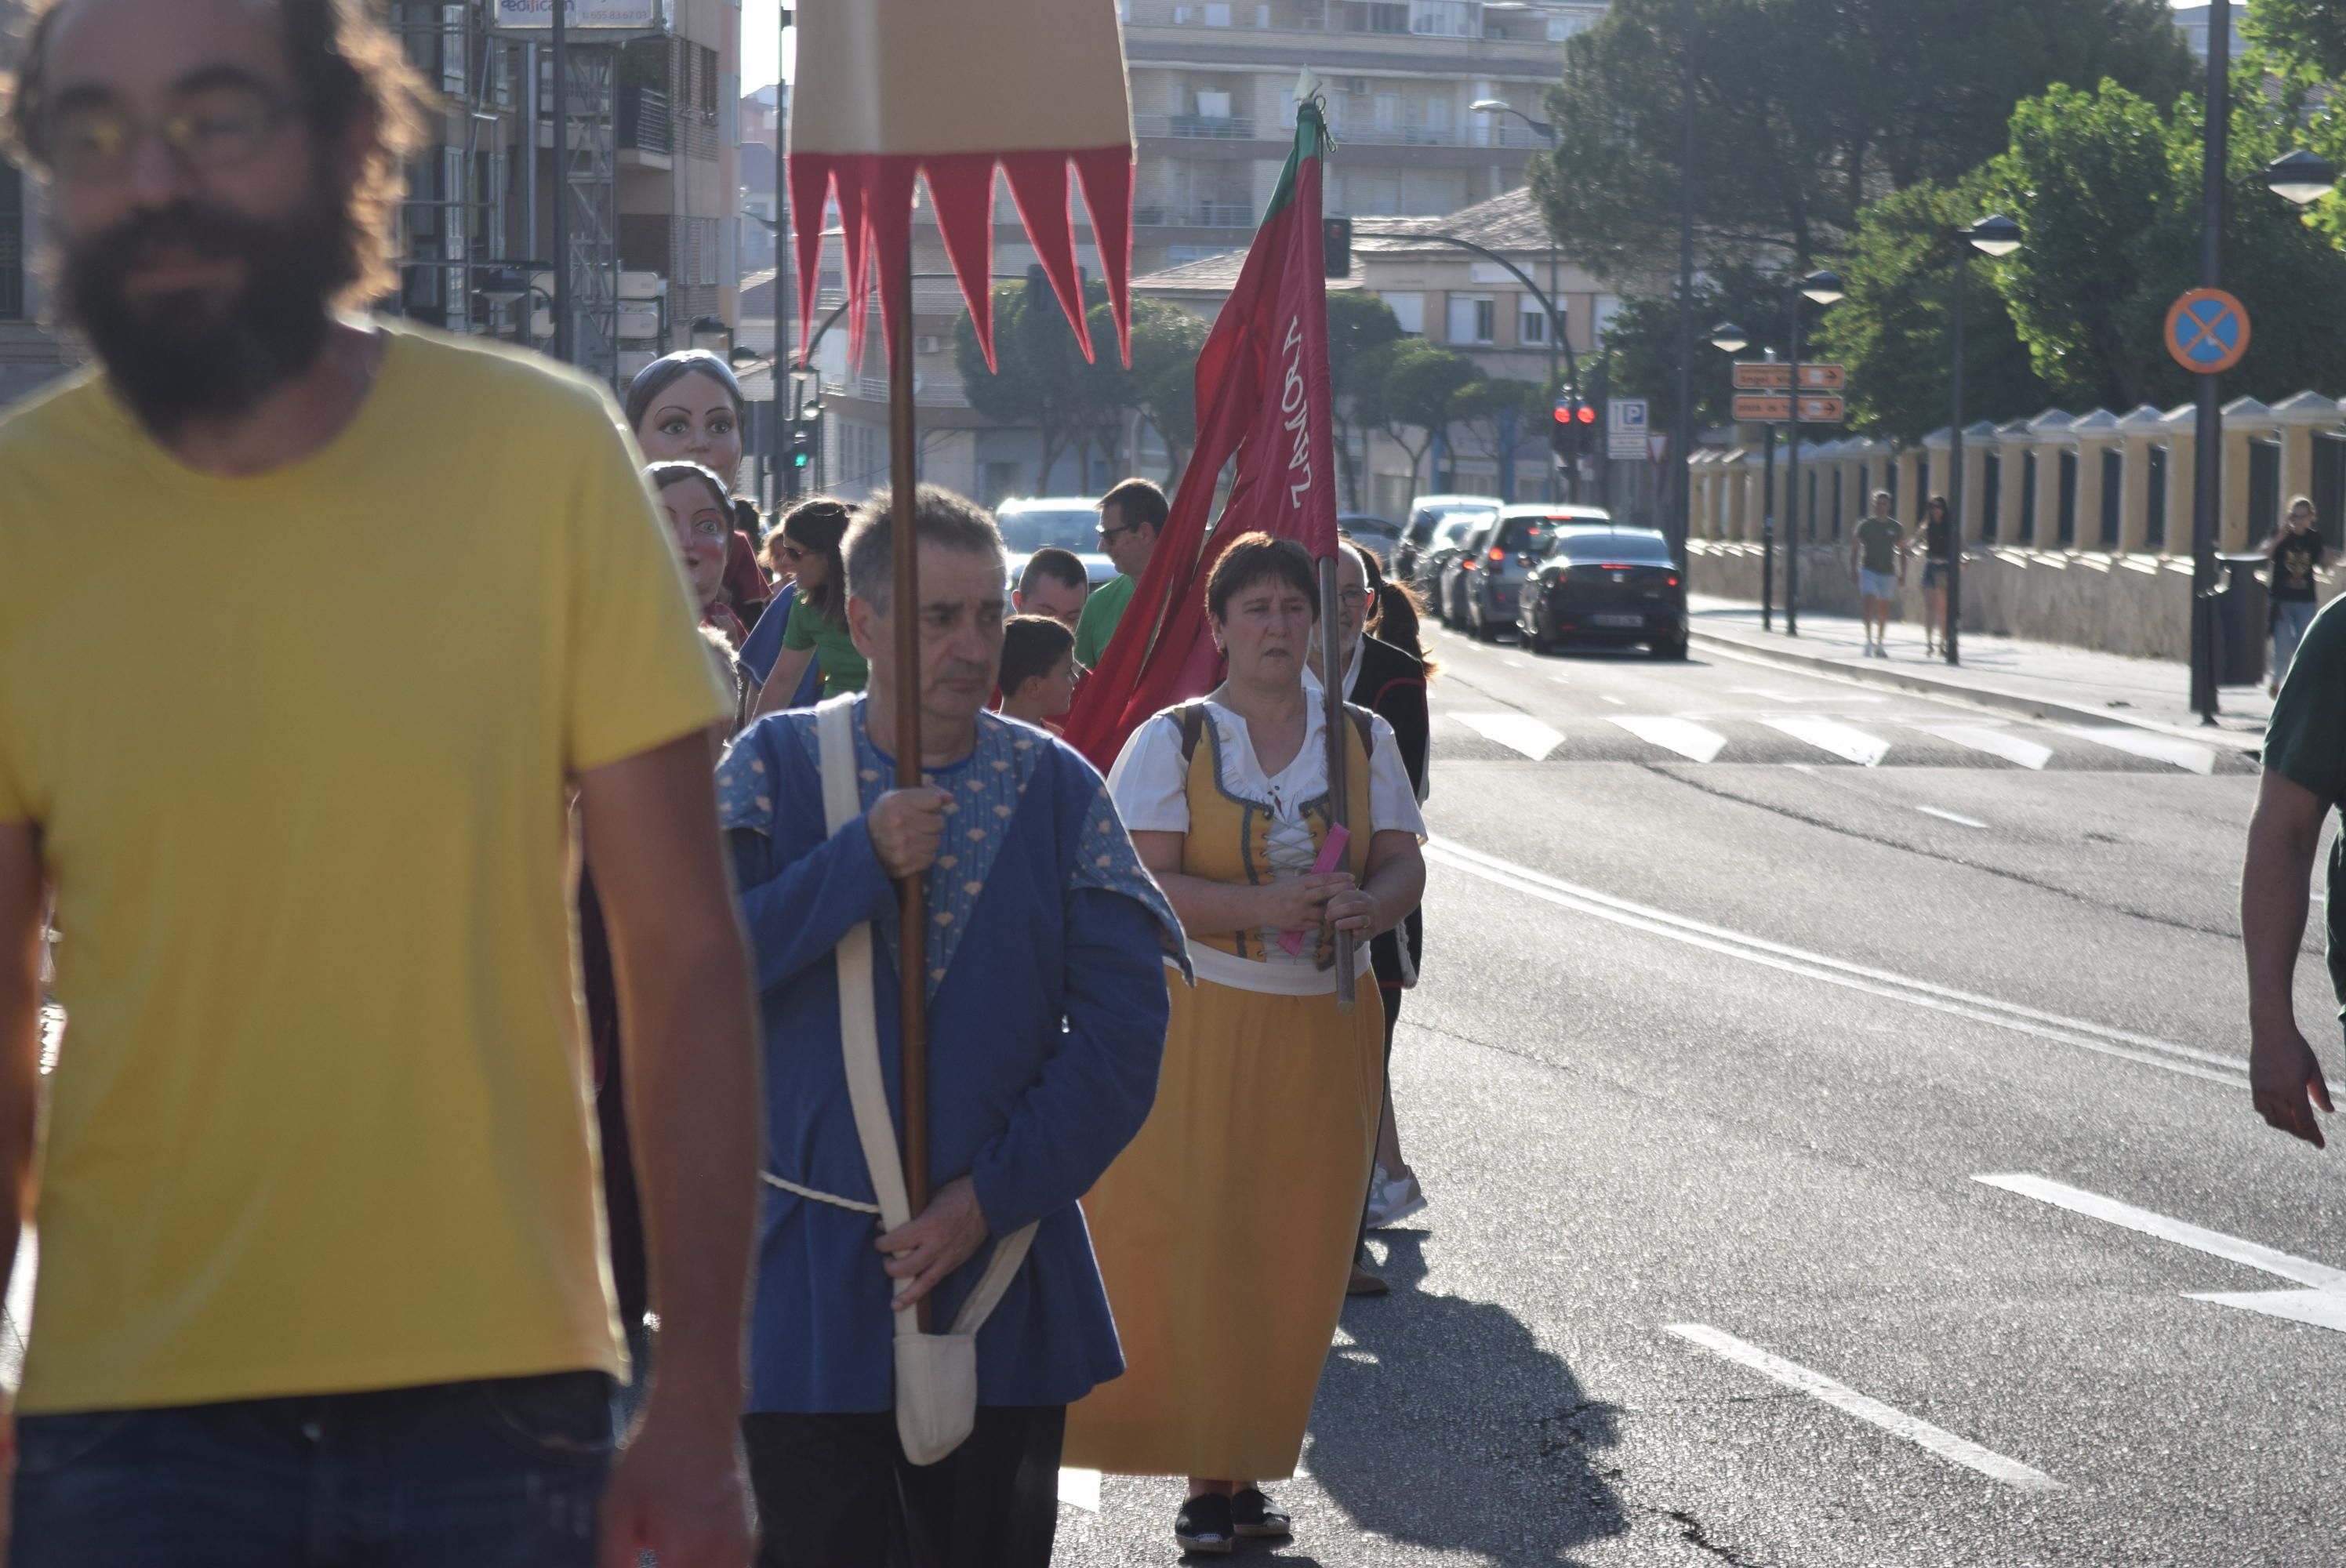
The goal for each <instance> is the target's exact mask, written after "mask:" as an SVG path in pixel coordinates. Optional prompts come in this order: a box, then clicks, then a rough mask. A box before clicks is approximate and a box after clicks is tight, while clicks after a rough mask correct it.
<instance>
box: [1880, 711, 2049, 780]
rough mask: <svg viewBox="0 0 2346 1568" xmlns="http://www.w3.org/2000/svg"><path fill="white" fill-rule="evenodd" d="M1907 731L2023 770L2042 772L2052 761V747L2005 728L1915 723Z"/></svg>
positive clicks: (1980, 725)
mask: <svg viewBox="0 0 2346 1568" xmlns="http://www.w3.org/2000/svg"><path fill="white" fill-rule="evenodd" d="M1907 728H1909V729H1919V730H1921V731H1922V732H1923V734H1925V735H1935V736H1937V737H1938V738H1940V739H1942V740H1952V741H1953V742H1954V743H1955V744H1956V745H1958V746H1964V747H1969V748H1971V749H1972V750H1974V751H1984V752H1986V753H1987V754H1988V755H1989V756H1990V757H2001V758H2003V759H2004V760H2005V761H2006V762H2014V763H2017V764H2019V765H2020V766H2021V767H2023V768H2031V769H2042V768H2043V767H2044V766H2045V764H2046V763H2047V762H2050V761H2052V760H2053V748H2051V747H2049V746H2040V745H2038V744H2037V743H2036V742H2035V741H2034V740H2024V739H2023V738H2020V737H2019V736H2017V735H2015V734H2013V733H2012V732H2011V731H2010V730H2008V729H1994V728H1989V727H1988V726H1987V725H1984V724H1915V723H1912V722H1909V723H1908V725H1907Z"/></svg>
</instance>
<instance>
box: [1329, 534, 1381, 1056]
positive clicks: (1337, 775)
mask: <svg viewBox="0 0 2346 1568" xmlns="http://www.w3.org/2000/svg"><path fill="white" fill-rule="evenodd" d="M1341 644H1342V638H1341V635H1340V634H1339V632H1338V631H1337V629H1336V556H1335V553H1334V552H1333V551H1331V552H1330V553H1329V554H1327V555H1322V556H1321V557H1320V668H1321V672H1322V673H1323V674H1324V675H1325V677H1326V679H1324V680H1323V681H1321V697H1322V698H1323V699H1324V700H1325V701H1326V703H1327V708H1328V715H1327V723H1326V725H1325V727H1324V728H1326V730H1327V741H1328V820H1329V821H1330V822H1331V823H1332V824H1333V825H1335V826H1336V827H1340V828H1341V829H1343V830H1345V831H1346V832H1347V833H1352V832H1364V831H1366V830H1367V825H1366V824H1365V823H1363V824H1362V826H1360V827H1359V828H1355V827H1354V826H1353V825H1352V822H1351V821H1350V820H1349V819H1350V818H1351V816H1352V791H1351V789H1350V788H1349V781H1348V780H1347V779H1346V777H1345V775H1346V774H1347V773H1349V772H1350V771H1351V769H1350V768H1349V767H1348V766H1347V760H1348V759H1349V758H1350V757H1351V756H1352V751H1351V748H1348V747H1347V746H1346V745H1345V744H1344V735H1345V731H1346V729H1347V728H1348V727H1349V726H1350V725H1351V723H1352V720H1351V719H1349V718H1346V717H1345V716H1344V650H1343V647H1342V646H1341ZM1353 859H1354V860H1355V861H1356V862H1357V863H1359V864H1361V865H1366V864H1368V860H1369V856H1368V847H1367V846H1366V845H1362V847H1361V852H1360V854H1358V855H1357V856H1354V857H1353ZM1354 968H1355V966H1354V964H1353V948H1352V936H1351V935H1350V933H1348V932H1338V933H1337V936H1336V1005H1337V1006H1339V1007H1341V1008H1342V1009H1344V1010H1345V1011H1346V1012H1348V1013H1349V1012H1351V1011H1352V1003H1353V1000H1354V998H1353V992H1354V989H1355V987H1354V980H1355V975H1354Z"/></svg>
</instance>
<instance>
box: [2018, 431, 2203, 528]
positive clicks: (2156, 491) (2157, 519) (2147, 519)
mask: <svg viewBox="0 0 2346 1568" xmlns="http://www.w3.org/2000/svg"><path fill="white" fill-rule="evenodd" d="M1990 461H1994V460H1993V459H1991V460H1990ZM2143 489H2144V490H2145V492H2146V493H2147V494H2144V496H2143V501H2144V503H2145V504H2144V506H2143V519H2142V545H2143V548H2144V549H2146V550H2164V549H2166V548H2167V448H2165V447H2163V446H2154V447H2152V448H2151V449H2150V466H2149V471H2148V473H2147V475H2146V476H2145V478H2144V480H2143Z"/></svg>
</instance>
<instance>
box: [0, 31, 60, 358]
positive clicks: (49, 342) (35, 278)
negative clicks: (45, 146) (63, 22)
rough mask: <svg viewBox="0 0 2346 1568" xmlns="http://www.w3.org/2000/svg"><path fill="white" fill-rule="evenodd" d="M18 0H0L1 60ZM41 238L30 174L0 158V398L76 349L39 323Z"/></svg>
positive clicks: (7, 60)
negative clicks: (38, 261)
mask: <svg viewBox="0 0 2346 1568" xmlns="http://www.w3.org/2000/svg"><path fill="white" fill-rule="evenodd" d="M24 17H25V7H24V5H22V4H21V0H0V56H5V57H0V66H9V67H13V66H15V59H14V58H13V54H12V51H11V46H13V45H14V43H15V41H16V40H17V39H18V38H19V37H20V36H22V33H23V26H24ZM40 243H41V210H40V201H39V193H38V190H37V188H36V186H35V184H34V181H33V178H32V177H31V176H30V175H28V174H26V173H25V172H24V171H23V170H22V169H19V168H16V167H15V166H14V165H13V164H10V163H8V162H7V161H5V159H0V404H6V403H10V402H15V401H16V400H17V399H18V398H20V397H23V396H24V395H25V394H26V393H27V392H32V391H33V390H34V389H36V388H37V387H38V386H40V385H41V384H42V383H43V382H46V381H48V380H50V379H51V378H53V377H55V376H56V375H57V374H58V373H59V372H62V371H64V370H65V369H66V368H67V367H68V366H70V365H73V364H76V363H77V362H79V359H80V355H79V354H78V353H77V352H76V351H75V349H74V348H73V347H72V345H71V344H69V343H66V342H65V341H60V339H59V338H58V337H57V335H56V333H55V332H52V331H49V329H48V328H47V327H46V326H45V325H43V324H42V321H41V317H42V315H43V313H44V311H45V310H46V305H47V301H46V299H45V298H44V294H43V289H42V283H41V279H40V275H39V272H38V270H36V268H35V266H34V259H35V258H36V256H37V255H38V254H39V250H40Z"/></svg>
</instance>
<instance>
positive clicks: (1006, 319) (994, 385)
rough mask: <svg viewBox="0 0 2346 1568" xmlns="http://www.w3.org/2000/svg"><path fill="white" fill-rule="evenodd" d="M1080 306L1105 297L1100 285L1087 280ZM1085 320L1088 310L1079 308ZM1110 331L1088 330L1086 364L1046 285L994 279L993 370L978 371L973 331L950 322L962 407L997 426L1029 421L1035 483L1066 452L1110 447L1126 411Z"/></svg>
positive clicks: (1125, 384) (981, 360)
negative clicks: (1036, 457) (1102, 443)
mask: <svg viewBox="0 0 2346 1568" xmlns="http://www.w3.org/2000/svg"><path fill="white" fill-rule="evenodd" d="M1085 299H1086V305H1087V307H1097V306H1100V305H1101V304H1103V302H1104V301H1106V300H1107V285H1106V284H1105V283H1103V282H1101V281H1099V280H1090V281H1089V282H1088V284H1087V286H1086V290H1085ZM1088 321H1089V310H1088V309H1087V310H1086V322H1087V323H1088ZM1115 345H1116V338H1115V335H1114V332H1113V331H1110V332H1109V333H1108V334H1107V335H1106V336H1105V337H1103V336H1102V334H1101V333H1100V332H1099V331H1097V330H1096V329H1095V330H1094V331H1093V332H1092V346H1093V349H1094V351H1095V356H1094V359H1093V361H1092V362H1091V363H1089V364H1086V362H1085V361H1084V356H1083V351H1082V350H1081V349H1080V348H1078V347H1077V346H1076V334H1075V330H1074V329H1073V328H1071V327H1069V326H1068V325H1067V321H1066V314H1065V313H1064V312H1063V311H1061V310H1060V308H1059V301H1058V298H1057V296H1056V295H1055V294H1054V293H1052V291H1051V290H1050V289H1049V288H1048V287H1044V288H1040V289H1036V288H1032V287H1030V286H1029V285H1027V284H1024V283H997V284H995V285H994V370H993V371H991V372H989V371H988V370H987V369H986V368H985V356H984V354H983V353H981V352H980V351H979V350H978V346H977V329H976V325H975V323H974V322H973V321H971V320H970V316H969V312H968V311H963V312H962V316H961V320H959V321H956V322H954V368H955V369H956V370H958V371H959V372H961V382H962V390H963V392H964V395H966V396H967V397H968V399H969V406H970V407H972V408H973V409H975V410H976V411H977V412H979V413H981V414H984V416H985V417H986V418H988V419H990V420H993V421H994V422H995V423H1000V424H1014V425H1032V426H1034V428H1035V438H1036V441H1037V443H1038V444H1039V446H1040V448H1041V453H1040V455H1041V459H1042V466H1041V468H1040V470H1039V471H1038V473H1037V474H1036V476H1035V483H1036V484H1041V485H1047V484H1049V483H1050V474H1051V469H1052V466H1053V465H1054V464H1055V463H1057V462H1058V460H1059V458H1060V457H1061V456H1062V455H1063V454H1064V453H1066V451H1067V450H1068V449H1069V447H1070V446H1081V447H1082V448H1083V449H1084V450H1085V451H1086V452H1088V451H1089V448H1090V446H1091V444H1092V443H1094V442H1096V441H1099V440H1102V439H1104V438H1105V439H1107V440H1108V441H1109V442H1110V443H1111V450H1113V434H1114V430H1115V420H1116V418H1117V415H1119V414H1120V413H1122V412H1125V411H1127V410H1129V409H1131V408H1132V407H1133V406H1135V405H1134V400H1133V397H1134V394H1133V392H1132V389H1131V386H1130V384H1129V382H1130V372H1127V371H1126V370H1125V368H1124V367H1123V365H1122V364H1121V363H1119V362H1118V361H1117V355H1116V347H1115Z"/></svg>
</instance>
